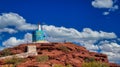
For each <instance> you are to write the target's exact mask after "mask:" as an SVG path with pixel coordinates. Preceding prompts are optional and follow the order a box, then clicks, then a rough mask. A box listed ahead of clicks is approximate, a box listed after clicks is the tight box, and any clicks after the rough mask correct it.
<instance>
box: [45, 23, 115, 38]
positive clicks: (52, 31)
mask: <svg viewBox="0 0 120 67" xmlns="http://www.w3.org/2000/svg"><path fill="white" fill-rule="evenodd" d="M43 29H44V30H45V32H46V33H47V35H49V36H51V37H55V38H67V40H71V39H72V40H73V39H104V38H106V39H111V38H116V37H117V36H116V35H115V33H113V32H111V33H108V32H103V31H93V30H92V29H90V28H84V29H83V31H82V32H79V31H77V30H76V29H74V28H65V27H55V26H53V25H50V26H47V25H44V26H43Z"/></svg>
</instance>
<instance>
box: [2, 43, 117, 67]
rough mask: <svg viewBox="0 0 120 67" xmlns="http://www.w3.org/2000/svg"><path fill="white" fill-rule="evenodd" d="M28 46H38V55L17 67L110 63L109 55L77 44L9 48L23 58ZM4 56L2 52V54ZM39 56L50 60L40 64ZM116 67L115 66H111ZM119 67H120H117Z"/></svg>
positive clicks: (39, 44) (41, 44) (38, 44)
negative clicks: (95, 62)
mask: <svg viewBox="0 0 120 67" xmlns="http://www.w3.org/2000/svg"><path fill="white" fill-rule="evenodd" d="M27 46H36V51H37V54H38V55H34V56H31V55H29V54H28V55H27V57H22V58H25V59H26V61H25V62H24V63H20V64H19V65H17V67H23V66H24V67H31V66H32V67H53V65H54V64H61V65H63V66H65V65H67V64H70V65H72V66H73V67H81V65H82V63H84V62H91V61H100V62H104V63H109V61H108V58H107V55H105V54H101V53H95V52H90V51H88V50H87V49H86V48H85V47H82V46H78V45H76V44H73V43H70V42H67V43H30V44H21V45H19V46H16V47H13V48H8V49H9V50H10V51H11V53H12V54H13V55H15V54H16V55H19V54H20V56H21V53H25V52H27ZM0 54H2V51H1V52H0ZM38 56H48V57H49V60H47V61H46V62H44V63H39V62H38V61H37V59H36V57H38ZM0 62H1V61H0ZM109 65H110V66H111V67H114V66H115V64H109ZM116 67H119V66H116Z"/></svg>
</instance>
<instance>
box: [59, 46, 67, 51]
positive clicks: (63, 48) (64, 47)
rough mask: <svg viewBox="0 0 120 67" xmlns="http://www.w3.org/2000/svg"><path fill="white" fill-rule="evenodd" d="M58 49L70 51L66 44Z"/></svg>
mask: <svg viewBox="0 0 120 67" xmlns="http://www.w3.org/2000/svg"><path fill="white" fill-rule="evenodd" d="M58 49H60V50H62V51H63V52H69V49H68V48H67V47H66V46H60V47H58Z"/></svg>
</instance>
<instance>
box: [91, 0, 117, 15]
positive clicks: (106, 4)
mask: <svg viewBox="0 0 120 67" xmlns="http://www.w3.org/2000/svg"><path fill="white" fill-rule="evenodd" d="M116 2H117V0H94V1H92V3H91V4H92V6H93V7H94V8H99V9H101V8H104V9H108V11H105V12H103V15H109V14H110V12H112V11H115V10H117V9H119V6H118V5H117V4H116Z"/></svg>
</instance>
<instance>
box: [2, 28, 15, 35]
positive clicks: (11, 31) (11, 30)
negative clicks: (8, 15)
mask: <svg viewBox="0 0 120 67" xmlns="http://www.w3.org/2000/svg"><path fill="white" fill-rule="evenodd" d="M2 32H8V33H10V34H12V33H16V32H17V30H14V29H11V28H3V29H0V33H2Z"/></svg>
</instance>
